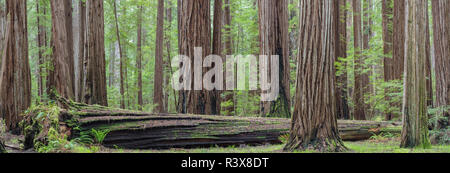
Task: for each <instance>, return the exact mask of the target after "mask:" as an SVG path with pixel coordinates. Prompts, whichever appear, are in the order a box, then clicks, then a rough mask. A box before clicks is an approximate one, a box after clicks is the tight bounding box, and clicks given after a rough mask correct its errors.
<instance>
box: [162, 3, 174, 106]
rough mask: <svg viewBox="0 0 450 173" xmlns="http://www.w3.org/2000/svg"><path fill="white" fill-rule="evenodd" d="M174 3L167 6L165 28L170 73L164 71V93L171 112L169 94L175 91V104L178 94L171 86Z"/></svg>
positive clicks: (167, 66)
mask: <svg viewBox="0 0 450 173" xmlns="http://www.w3.org/2000/svg"><path fill="white" fill-rule="evenodd" d="M172 8H173V7H172V3H171V2H170V1H169V2H168V7H166V13H167V14H166V19H167V23H168V25H167V28H166V29H165V30H166V31H167V32H165V35H166V39H165V41H166V49H167V50H166V51H167V59H166V61H165V62H164V63H165V64H166V68H167V69H168V71H169V73H167V72H166V73H164V76H165V83H166V91H165V95H164V112H169V111H170V107H169V96H170V94H169V93H170V92H173V99H174V101H175V105H176V104H177V94H176V91H175V90H174V89H172V91H171V90H170V88H171V87H169V85H170V78H171V77H172V75H173V70H172V66H171V63H172V55H171V52H172V48H171V47H172V46H171V45H172V43H171V39H172V36H171V34H172V20H173V18H172Z"/></svg>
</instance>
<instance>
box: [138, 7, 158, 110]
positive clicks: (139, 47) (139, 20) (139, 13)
mask: <svg viewBox="0 0 450 173" xmlns="http://www.w3.org/2000/svg"><path fill="white" fill-rule="evenodd" d="M158 5H159V1H158ZM138 8H139V12H138V21H137V24H138V27H137V28H138V29H137V46H136V47H137V51H136V52H137V57H136V68H137V87H138V93H137V100H138V109H139V110H142V107H143V106H144V100H143V98H142V13H143V7H142V5H139V7H138ZM158 10H159V9H158ZM159 43H161V42H159ZM158 46H160V47H162V44H156V47H158ZM157 52H158V51H157ZM156 63H158V61H156ZM155 75H156V73H155ZM155 79H156V78H155ZM155 81H158V80H155ZM155 85H157V84H156V83H155Z"/></svg>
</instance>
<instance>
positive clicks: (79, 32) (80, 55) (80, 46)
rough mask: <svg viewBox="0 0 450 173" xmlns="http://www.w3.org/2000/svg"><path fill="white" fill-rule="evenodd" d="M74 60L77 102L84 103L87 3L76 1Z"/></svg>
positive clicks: (81, 0) (80, 0)
mask: <svg viewBox="0 0 450 173" xmlns="http://www.w3.org/2000/svg"><path fill="white" fill-rule="evenodd" d="M73 28H74V30H73V41H74V43H73V57H74V58H73V59H74V66H75V67H74V71H75V72H74V73H75V77H74V79H75V100H76V101H78V102H81V101H82V93H83V88H84V86H83V79H84V73H83V71H84V62H83V61H84V56H85V40H86V37H85V36H86V32H85V31H86V2H85V1H83V0H74V16H73Z"/></svg>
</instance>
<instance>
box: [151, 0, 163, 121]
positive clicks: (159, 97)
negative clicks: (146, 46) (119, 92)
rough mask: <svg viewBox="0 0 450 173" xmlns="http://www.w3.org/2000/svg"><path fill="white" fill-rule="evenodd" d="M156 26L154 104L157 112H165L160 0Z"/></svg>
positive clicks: (161, 4)
mask: <svg viewBox="0 0 450 173" xmlns="http://www.w3.org/2000/svg"><path fill="white" fill-rule="evenodd" d="M157 20H158V21H157V24H156V50H155V52H156V53H155V77H154V79H155V81H160V82H155V84H154V85H155V88H154V90H153V103H154V104H157V106H156V110H155V111H156V112H158V113H165V112H164V102H163V82H161V81H163V77H164V73H163V71H164V66H163V65H164V54H163V44H161V43H163V42H164V1H163V0H158V16H157Z"/></svg>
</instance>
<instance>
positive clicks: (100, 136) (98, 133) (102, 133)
mask: <svg viewBox="0 0 450 173" xmlns="http://www.w3.org/2000/svg"><path fill="white" fill-rule="evenodd" d="M109 132H111V130H109V129H104V130H97V129H92V130H91V134H92V136H94V139H95V142H97V143H98V144H102V143H103V140H105V138H106V136H107V135H108V133H109Z"/></svg>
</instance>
